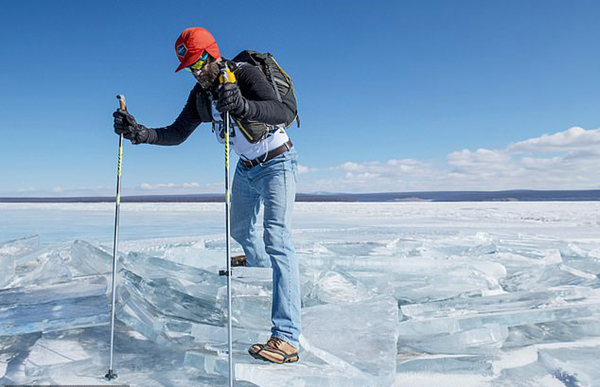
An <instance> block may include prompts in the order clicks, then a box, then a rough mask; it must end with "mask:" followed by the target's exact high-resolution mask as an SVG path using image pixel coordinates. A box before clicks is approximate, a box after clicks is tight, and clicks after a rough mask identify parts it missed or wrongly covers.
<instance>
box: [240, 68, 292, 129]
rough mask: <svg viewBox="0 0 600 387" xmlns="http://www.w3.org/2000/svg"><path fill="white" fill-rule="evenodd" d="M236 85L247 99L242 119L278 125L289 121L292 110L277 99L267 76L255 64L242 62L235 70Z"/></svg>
mask: <svg viewBox="0 0 600 387" xmlns="http://www.w3.org/2000/svg"><path fill="white" fill-rule="evenodd" d="M236 76H237V80H238V86H239V87H240V91H241V92H242V95H243V96H244V98H246V100H247V101H248V111H247V112H246V114H244V117H243V119H244V120H251V121H257V122H262V123H264V124H269V125H279V124H284V123H286V122H290V121H291V120H292V119H293V118H294V117H293V116H292V112H291V111H290V110H289V109H288V108H287V107H286V106H285V105H284V104H283V102H280V101H279V100H278V99H277V94H275V90H273V86H272V85H271V84H270V83H269V81H268V80H267V77H265V75H264V74H263V73H262V71H260V69H259V68H258V67H256V66H252V65H249V64H244V65H241V66H240V67H239V70H238V71H236Z"/></svg>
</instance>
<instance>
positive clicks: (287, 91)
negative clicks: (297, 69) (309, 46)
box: [233, 50, 300, 129]
mask: <svg viewBox="0 0 600 387" xmlns="http://www.w3.org/2000/svg"><path fill="white" fill-rule="evenodd" d="M233 62H246V63H250V64H252V65H254V66H257V67H258V68H259V69H260V70H261V71H262V73H263V74H264V75H265V76H266V77H267V80H268V81H269V82H271V85H273V89H274V90H275V94H277V99H278V100H279V101H280V102H283V104H284V105H285V106H286V107H287V108H288V109H289V110H290V111H291V112H292V113H293V117H294V118H293V119H292V120H291V121H290V122H286V123H285V128H286V129H287V128H289V127H290V125H291V124H292V123H293V122H294V121H296V125H297V126H298V127H300V117H298V102H297V101H296V91H295V90H294V82H293V81H292V78H291V77H290V76H289V75H287V73H286V72H285V71H284V70H283V69H282V68H281V66H279V64H278V63H277V61H276V60H275V58H274V57H273V55H271V54H270V53H268V52H267V53H264V54H261V53H260V52H256V51H252V50H244V51H242V52H240V53H239V54H237V55H236V57H235V58H233Z"/></svg>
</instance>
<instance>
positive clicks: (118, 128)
mask: <svg viewBox="0 0 600 387" xmlns="http://www.w3.org/2000/svg"><path fill="white" fill-rule="evenodd" d="M113 117H114V118H115V123H114V127H115V133H116V134H119V135H120V134H122V135H123V137H125V138H126V139H128V140H131V143H132V144H141V143H143V142H146V140H148V128H146V127H145V126H144V125H140V124H138V123H137V122H135V118H133V116H132V115H131V114H129V112H127V111H125V110H121V109H117V111H116V112H114V113H113Z"/></svg>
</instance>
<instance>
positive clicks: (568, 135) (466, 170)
mask: <svg viewBox="0 0 600 387" xmlns="http://www.w3.org/2000/svg"><path fill="white" fill-rule="evenodd" d="M598 165H600V129H594V130H585V129H583V128H579V127H574V128H570V129H568V130H566V131H563V132H558V133H554V134H544V135H542V136H540V137H535V138H530V139H527V140H524V141H520V142H516V143H513V144H509V145H507V146H506V147H505V148H502V149H483V148H481V149H477V150H474V151H472V150H469V149H463V150H461V151H455V152H450V153H449V154H448V155H447V157H446V163H445V164H443V165H434V164H432V163H428V162H426V161H421V160H415V159H392V160H388V161H385V162H380V161H367V162H360V163H359V162H354V161H348V162H345V163H343V164H341V165H339V166H335V167H330V168H329V169H328V170H329V171H331V172H332V173H331V174H332V175H331V176H328V177H327V178H325V179H321V180H316V181H306V182H304V181H302V180H301V186H300V190H301V191H302V190H304V191H308V192H311V191H332V192H336V191H337V192H377V191H425V190H506V189H592V188H597V187H598V182H599V181H600V168H598Z"/></svg>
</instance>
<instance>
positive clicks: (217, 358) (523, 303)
mask: <svg viewBox="0 0 600 387" xmlns="http://www.w3.org/2000/svg"><path fill="white" fill-rule="evenodd" d="M223 208H224V205H223V204H220V203H160V204H154V203H123V204H122V206H121V210H122V212H121V226H120V229H121V233H120V240H121V245H120V250H121V253H122V264H123V267H124V269H123V271H122V272H121V275H122V278H123V279H122V281H121V282H120V284H119V286H120V300H121V301H122V305H124V307H123V308H122V309H121V310H120V314H119V324H120V325H119V326H118V327H119V330H118V335H117V342H118V343H119V342H120V344H117V354H116V357H115V361H116V364H117V366H116V369H117V371H118V372H119V373H120V375H121V376H120V379H119V381H120V382H122V383H129V384H131V385H144V386H204V385H206V386H208V385H211V386H212V385H221V384H223V382H224V380H225V379H224V378H223V375H224V374H223V369H222V350H221V345H222V342H221V341H219V340H218V339H215V337H217V336H219V335H220V334H221V333H220V332H221V331H220V330H219V329H220V328H221V325H220V324H221V323H222V321H221V320H220V316H221V313H222V305H221V302H222V294H221V293H219V291H218V290H219V289H220V288H221V287H222V283H221V282H220V281H221V279H219V278H218V276H215V275H214V273H215V272H216V270H218V268H219V267H220V266H224V263H225V262H224V249H223V245H224V235H223V233H224V210H223ZM599 215H600V202H462V203H426V202H403V203H297V204H296V208H295V216H294V242H295V245H296V248H297V253H298V255H299V256H300V262H301V271H302V281H303V284H302V286H303V307H304V312H303V319H304V320H305V322H306V326H305V328H306V332H305V333H306V338H305V339H306V340H305V344H306V347H305V348H303V352H302V353H301V362H300V363H301V364H298V365H290V366H285V368H281V367H279V368H278V367H277V366H271V365H264V364H260V363H259V364H256V363H254V362H252V361H250V360H247V359H246V358H247V357H248V356H246V355H245V354H244V351H243V348H245V345H246V344H247V343H248V342H252V340H253V339H256V338H257V337H262V336H261V335H262V334H263V333H264V331H265V329H268V321H264V320H265V319H267V320H268V313H267V314H266V315H265V313H264V311H265V309H267V312H268V307H267V306H266V304H265V303H266V302H268V300H269V297H270V296H269V292H270V285H269V283H268V280H265V279H268V273H262V272H261V273H259V272H258V271H248V272H247V273H246V272H245V273H242V274H241V277H240V278H238V279H237V280H236V284H237V285H236V286H238V288H236V289H237V293H234V294H237V299H235V297H234V300H235V301H236V302H237V303H234V305H237V307H238V308H239V311H240V312H239V314H240V315H239V316H238V317H237V320H236V323H237V326H238V328H239V332H238V334H239V337H238V339H237V343H238V344H239V348H240V351H239V353H236V356H237V359H240V360H239V364H237V365H236V367H237V368H236V374H237V375H238V379H239V380H240V384H239V385H249V386H252V385H258V386H276V385H281V383H282V382H283V381H285V385H286V386H287V385H290V386H296V385H297V386H303V385H308V386H312V385H319V386H321V385H323V386H325V385H326V386H354V385H356V386H367V385H369V386H389V385H395V386H419V387H422V386H436V387H440V386H460V387H464V386H507V387H508V386H511V387H512V386H548V387H554V386H557V387H560V386H566V387H583V386H600V383H599V382H598V380H600V362H599V360H598V358H600V356H598V355H599V354H600V290H599V288H600V279H599V274H600V232H599V231H600V216H599ZM113 217H114V204H110V203H81V204H79V203H73V204H62V203H61V204H25V203H10V204H8V203H7V204H2V203H0V244H1V243H3V242H9V241H11V240H16V239H19V238H25V237H28V236H32V235H37V236H38V237H33V238H26V239H22V240H20V241H17V242H11V243H7V244H4V245H0V265H2V267H0V270H2V271H1V274H0V285H2V286H1V287H2V288H5V289H4V290H1V291H0V321H2V320H4V321H2V325H1V326H0V383H2V384H24V383H43V384H49V383H63V384H69V383H70V384H74V383H89V384H102V383H103V382H102V380H101V379H98V376H99V375H103V373H104V372H105V371H106V370H105V368H106V367H105V365H106V364H107V359H106V356H107V345H106V341H107V337H108V336H107V327H106V319H105V317H106V315H107V313H106V305H105V301H104V300H105V299H106V297H105V293H106V289H105V283H106V272H107V271H108V268H109V261H110V254H107V252H110V247H111V243H112V232H113ZM75 241H77V242H75ZM235 251H239V247H236V250H235ZM200 278H201V279H202V280H200ZM199 283H202V284H204V285H206V286H204V287H202V286H199V285H198V284H199ZM208 284H213V285H211V286H209V285H208ZM82 293H85V297H87V298H85V299H83V298H82V297H83V296H82ZM53 294H56V295H57V296H56V297H54V298H53V296H52V295H53ZM177 297H182V298H181V299H179V301H180V302H179V301H178V298H177ZM188 297H192V298H191V299H192V300H193V302H192V305H200V304H201V305H204V306H203V307H201V308H200V307H197V308H196V309H194V308H192V309H190V308H187V307H186V308H183V309H181V308H179V309H178V308H177V307H176V306H172V305H169V304H179V303H183V302H184V300H188ZM59 298H60V301H57V300H58V299H59ZM15 300H16V301H15ZM188 301H189V300H188ZM188 301H186V302H188ZM390 302H391V305H392V309H390V307H389V305H390ZM194 303H195V304H194ZM83 304H85V306H86V308H85V310H84V312H85V313H87V314H85V315H84V314H82V313H81V312H80V311H81V310H83V309H78V308H82V305H83ZM171 307H172V310H171ZM57 310H59V311H60V313H58V312H57ZM208 311H212V312H211V313H208ZM265 316H266V317H265ZM84 317H85V318H84ZM263 321H264V323H267V325H266V326H265V325H264V324H263ZM11 324H12V325H11ZM41 331H45V333H40V332H41ZM126 343H127V344H126ZM236 348H237V347H236ZM159 374H160V375H159ZM286 378H289V380H288V379H286ZM302 383H305V384H302Z"/></svg>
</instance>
